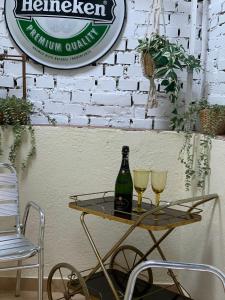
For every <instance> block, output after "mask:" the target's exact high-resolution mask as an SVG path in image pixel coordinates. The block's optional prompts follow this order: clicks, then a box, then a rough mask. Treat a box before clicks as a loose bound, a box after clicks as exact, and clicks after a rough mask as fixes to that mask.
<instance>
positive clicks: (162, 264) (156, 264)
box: [124, 260, 225, 300]
mask: <svg viewBox="0 0 225 300" xmlns="http://www.w3.org/2000/svg"><path fill="white" fill-rule="evenodd" d="M148 268H162V269H173V270H189V271H200V272H209V273H212V274H214V275H215V276H217V277H218V278H219V279H220V280H221V282H222V284H223V288H224V291H225V274H224V273H223V272H222V271H221V270H219V269H218V268H215V267H213V266H211V265H206V264H194V263H184V262H176V261H157V260H148V261H145V262H142V263H140V264H139V265H137V266H136V267H135V268H134V269H133V271H132V272H131V274H130V277H129V280H128V283H127V287H126V292H125V297H124V300H132V295H133V292H134V287H135V282H136V279H137V277H138V275H139V273H141V272H142V271H145V270H147V269H148Z"/></svg>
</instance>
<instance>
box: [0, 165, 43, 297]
mask: <svg viewBox="0 0 225 300" xmlns="http://www.w3.org/2000/svg"><path fill="white" fill-rule="evenodd" d="M0 171H1V172H0V222H1V223H0V263H3V262H4V267H3V266H0V272H1V271H11V270H17V280H16V296H19V294H20V279H21V271H22V270H23V269H31V268H37V269H38V300H43V266H44V263H43V250H44V226H45V216H44V213H43V211H42V210H41V208H40V207H39V206H38V205H37V204H35V203H34V202H28V204H27V205H26V207H25V211H24V215H23V218H22V223H21V222H20V209H19V193H18V181H17V174H16V171H15V169H14V168H13V167H12V166H11V165H9V164H7V163H0ZM31 209H34V211H36V212H35V213H37V214H38V216H39V236H38V239H37V242H32V241H31V240H30V239H28V238H26V237H25V234H26V227H27V225H28V222H27V221H28V216H29V213H30V211H31ZM10 219H11V220H12V221H10ZM9 222H10V223H9ZM2 224H4V228H2V227H3V226H2ZM5 224H7V226H5ZM33 256H37V262H36V263H33V262H32V263H28V262H24V260H26V259H28V258H31V257H33ZM15 261H16V262H17V263H16V265H15Z"/></svg>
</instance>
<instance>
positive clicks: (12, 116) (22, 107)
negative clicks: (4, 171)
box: [0, 96, 55, 168]
mask: <svg viewBox="0 0 225 300" xmlns="http://www.w3.org/2000/svg"><path fill="white" fill-rule="evenodd" d="M37 113H38V114H43V115H45V116H46V117H47V119H48V122H49V123H50V124H52V125H55V120H54V119H52V118H50V117H49V116H48V115H47V114H46V113H45V112H44V111H43V110H42V109H39V108H36V107H35V106H34V104H33V103H32V102H30V101H29V100H26V99H20V98H16V97H15V96H12V97H7V98H4V99H0V126H1V132H0V153H1V154H2V151H3V150H2V143H1V135H2V133H3V131H4V130H5V129H6V128H11V129H12V133H13V143H12V145H11V146H10V151H9V161H10V162H11V163H12V164H13V165H14V164H15V162H16V157H17V154H18V151H19V149H20V147H21V145H22V143H23V139H24V138H25V135H26V134H27V133H28V134H29V135H30V143H31V145H30V150H29V152H28V154H27V157H26V159H25V160H24V161H23V162H22V167H23V168H25V167H26V166H27V164H28V162H29V160H30V159H31V158H32V157H33V156H34V154H35V152H36V140H35V132H34V128H33V126H32V124H31V116H32V115H33V114H37Z"/></svg>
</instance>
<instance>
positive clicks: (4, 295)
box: [0, 291, 96, 300]
mask: <svg viewBox="0 0 225 300" xmlns="http://www.w3.org/2000/svg"><path fill="white" fill-rule="evenodd" d="M59 298H61V297H59ZM56 299H58V297H57V298H56ZM63 299H64V298H63ZM94 299H95V300H96V298H92V300H94ZM0 300H38V299H37V293H36V292H21V296H20V297H15V296H14V293H13V292H11V291H10V292H9V291H7V292H2V291H0ZM43 300H48V296H47V293H44V299H43ZM74 300H84V297H83V296H75V297H74Z"/></svg>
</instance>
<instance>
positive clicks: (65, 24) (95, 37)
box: [5, 0, 125, 69]
mask: <svg viewBox="0 0 225 300" xmlns="http://www.w3.org/2000/svg"><path fill="white" fill-rule="evenodd" d="M5 16H6V22H7V26H8V29H9V31H10V34H11V36H12V38H13V39H14V41H15V42H16V44H17V45H18V46H19V47H20V48H21V49H22V51H24V52H25V53H26V54H27V55H28V56H29V57H31V58H32V59H34V60H36V61H37V62H39V63H41V64H43V65H46V66H49V67H53V68H60V69H72V68H79V67H82V66H86V65H88V64H90V63H93V62H95V61H96V60H97V59H99V58H100V57H102V56H103V55H104V54H105V53H106V52H108V51H109V50H110V49H111V47H112V46H113V45H114V43H115V42H116V40H117V39H118V37H119V34H120V32H121V30H122V27H123V24H124V18H125V0H81V1H79V0H5Z"/></svg>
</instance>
